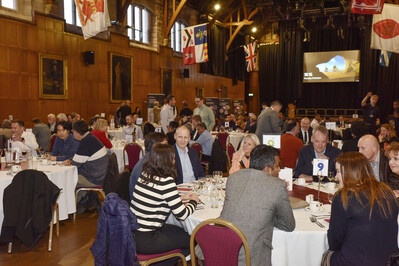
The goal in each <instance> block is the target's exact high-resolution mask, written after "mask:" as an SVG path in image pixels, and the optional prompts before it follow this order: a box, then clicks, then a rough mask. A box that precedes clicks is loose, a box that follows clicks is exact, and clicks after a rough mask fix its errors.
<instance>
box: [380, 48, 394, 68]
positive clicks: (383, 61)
mask: <svg viewBox="0 0 399 266" xmlns="http://www.w3.org/2000/svg"><path fill="white" fill-rule="evenodd" d="M391 55H392V52H388V51H385V50H381V51H380V60H379V61H380V65H381V66H383V67H388V66H389V59H391Z"/></svg>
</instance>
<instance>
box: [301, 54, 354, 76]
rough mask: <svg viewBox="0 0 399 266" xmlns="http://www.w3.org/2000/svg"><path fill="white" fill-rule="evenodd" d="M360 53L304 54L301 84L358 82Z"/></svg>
mask: <svg viewBox="0 0 399 266" xmlns="http://www.w3.org/2000/svg"><path fill="white" fill-rule="evenodd" d="M359 70H360V51H359V50H348V51H329V52H312V53H304V56H303V82H304V83H317V82H359V74H360V71H359Z"/></svg>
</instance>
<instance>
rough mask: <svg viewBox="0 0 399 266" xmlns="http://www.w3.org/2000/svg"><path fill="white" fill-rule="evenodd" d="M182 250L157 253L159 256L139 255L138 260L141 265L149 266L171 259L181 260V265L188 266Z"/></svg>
mask: <svg viewBox="0 0 399 266" xmlns="http://www.w3.org/2000/svg"><path fill="white" fill-rule="evenodd" d="M181 252H182V250H181V249H174V250H171V251H168V252H163V253H157V254H139V253H137V259H138V260H139V265H141V266H147V265H151V264H154V263H157V262H161V261H164V260H167V259H171V258H175V257H176V258H180V260H181V264H182V265H183V266H187V262H186V258H185V257H184V255H183V254H182V253H181Z"/></svg>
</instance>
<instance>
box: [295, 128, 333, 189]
mask: <svg viewBox="0 0 399 266" xmlns="http://www.w3.org/2000/svg"><path fill="white" fill-rule="evenodd" d="M327 142H328V130H327V128H326V127H324V126H318V127H317V128H316V129H315V131H314V132H313V135H312V143H311V144H309V145H306V146H304V147H303V148H302V149H301V150H300V151H299V156H298V162H297V164H296V168H295V174H294V177H296V178H298V177H304V178H306V180H307V181H313V159H315V158H318V159H328V171H329V172H334V174H335V159H336V158H337V157H338V156H339V155H340V154H341V150H340V149H338V148H336V147H333V146H332V145H331V144H330V143H327ZM325 179H326V180H325V181H328V180H327V178H325ZM314 181H318V179H317V177H315V180H314Z"/></svg>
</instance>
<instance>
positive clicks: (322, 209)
mask: <svg viewBox="0 0 399 266" xmlns="http://www.w3.org/2000/svg"><path fill="white" fill-rule="evenodd" d="M305 211H307V212H324V208H323V207H320V209H319V210H318V211H312V210H311V209H310V208H309V207H306V208H305Z"/></svg>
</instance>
